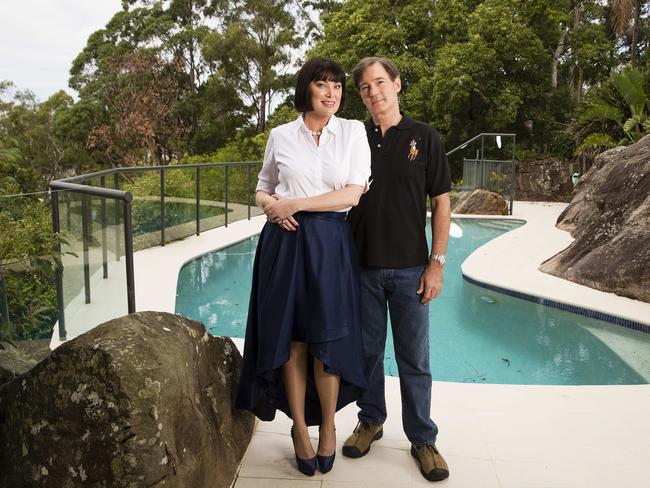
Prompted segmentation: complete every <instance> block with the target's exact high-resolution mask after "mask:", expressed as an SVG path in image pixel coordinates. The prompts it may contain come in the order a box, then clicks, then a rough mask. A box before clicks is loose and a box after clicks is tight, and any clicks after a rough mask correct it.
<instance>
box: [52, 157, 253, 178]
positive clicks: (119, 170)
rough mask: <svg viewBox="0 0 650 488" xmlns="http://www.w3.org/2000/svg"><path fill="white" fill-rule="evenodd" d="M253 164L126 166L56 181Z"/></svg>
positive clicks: (244, 162)
mask: <svg viewBox="0 0 650 488" xmlns="http://www.w3.org/2000/svg"><path fill="white" fill-rule="evenodd" d="M251 164H259V161H237V162H221V163H192V164H170V165H169V166H164V165H163V166H160V165H159V166H126V167H124V168H111V169H105V170H102V171H95V172H94V173H88V174H85V175H77V176H69V177H67V178H61V179H60V180H56V181H57V182H69V183H73V182H75V181H84V180H89V179H92V178H98V177H100V176H107V175H112V174H117V173H139V172H143V171H161V170H164V171H168V170H175V169H196V168H218V167H219V166H224V167H225V166H250V165H251Z"/></svg>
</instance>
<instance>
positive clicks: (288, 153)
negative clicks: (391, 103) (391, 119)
mask: <svg viewBox="0 0 650 488" xmlns="http://www.w3.org/2000/svg"><path fill="white" fill-rule="evenodd" d="M369 177H370V147H369V146H368V137H367V136H366V129H365V127H364V125H363V123H362V122H359V121H357V120H348V119H340V118H338V117H335V116H334V115H332V117H331V118H330V120H329V122H328V124H327V125H326V126H325V127H324V128H323V133H322V134H321V136H320V142H319V144H316V142H315V141H314V138H313V137H312V135H311V131H310V130H309V129H308V128H307V126H305V123H304V121H303V118H302V115H301V116H299V117H298V118H297V119H296V120H294V121H293V122H289V123H288V124H284V125H281V126H279V127H276V128H274V129H272V130H271V133H270V134H269V139H268V142H267V143H266V152H265V154H264V164H263V166H262V170H261V171H260V174H259V176H258V178H259V179H258V182H257V190H261V191H264V192H266V193H268V194H270V195H272V194H274V193H277V194H278V195H281V196H284V197H313V196H317V195H322V194H323V193H327V192H330V191H332V190H339V189H341V188H344V187H345V186H346V185H360V186H363V187H365V188H367V186H368V178H369ZM347 210H349V209H344V210H341V211H342V212H346V211H347Z"/></svg>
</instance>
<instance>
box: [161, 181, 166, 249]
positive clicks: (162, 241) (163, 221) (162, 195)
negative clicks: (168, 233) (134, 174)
mask: <svg viewBox="0 0 650 488" xmlns="http://www.w3.org/2000/svg"><path fill="white" fill-rule="evenodd" d="M160 245H161V246H164V245H165V170H164V169H161V170H160Z"/></svg>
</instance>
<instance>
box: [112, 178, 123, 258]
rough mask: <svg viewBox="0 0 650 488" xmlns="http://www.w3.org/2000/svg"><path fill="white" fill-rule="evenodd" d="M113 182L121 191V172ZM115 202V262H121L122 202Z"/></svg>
mask: <svg viewBox="0 0 650 488" xmlns="http://www.w3.org/2000/svg"><path fill="white" fill-rule="evenodd" d="M113 182H114V183H115V185H114V186H115V189H116V190H119V189H120V173H119V171H118V172H117V173H115V174H114V175H113ZM114 202H115V214H114V215H115V261H119V260H120V254H121V252H122V251H121V250H120V201H119V200H114Z"/></svg>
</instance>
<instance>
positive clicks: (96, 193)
mask: <svg viewBox="0 0 650 488" xmlns="http://www.w3.org/2000/svg"><path fill="white" fill-rule="evenodd" d="M259 164H260V163H259V162H237V163H203V164H186V165H185V164H184V165H171V166H136V167H127V168H113V169H109V170H104V171H98V172H94V173H89V174H85V175H79V176H73V177H70V178H64V179H61V180H57V181H52V182H51V183H50V189H51V190H57V191H62V190H63V191H66V192H69V193H71V194H79V195H81V227H82V232H81V233H82V244H83V275H84V279H83V282H84V284H83V289H84V298H85V303H90V302H91V298H92V297H91V280H90V275H91V273H90V262H89V261H90V259H89V242H90V241H91V238H92V237H93V236H92V234H93V232H92V230H91V227H92V218H91V215H90V203H89V198H91V197H98V198H101V208H100V211H99V218H100V223H101V224H100V225H101V238H100V240H101V247H102V270H103V271H102V276H103V278H104V279H106V278H108V274H109V267H108V252H107V250H108V244H107V242H108V240H107V227H108V225H107V224H108V221H109V216H108V209H107V206H106V200H107V199H109V200H114V201H115V202H120V203H121V204H122V207H123V208H122V218H123V225H124V236H123V243H124V257H125V261H126V281H127V283H126V285H127V302H128V313H133V312H135V311H136V303H135V278H134V269H133V249H134V247H133V246H134V245H133V242H134V240H133V237H134V235H133V219H132V204H133V202H134V195H133V194H132V192H129V191H123V190H122V184H123V180H124V178H125V175H128V174H130V173H151V172H157V173H158V174H159V180H158V181H159V192H158V205H159V209H160V241H159V242H157V243H156V244H151V245H158V244H159V245H161V246H164V245H165V242H166V235H165V232H166V230H167V228H168V225H167V223H166V218H165V217H166V215H165V204H166V195H165V186H166V180H167V177H166V175H167V174H168V173H169V172H170V171H182V170H186V171H187V170H190V171H192V173H193V175H194V179H195V185H194V193H195V195H194V198H193V200H194V204H195V205H196V210H195V215H194V220H195V227H194V232H193V233H195V234H196V235H200V233H201V231H202V228H201V204H202V203H201V202H202V199H201V171H202V170H206V169H211V168H222V169H223V171H224V179H223V202H222V203H223V205H224V207H223V208H224V211H225V213H224V214H223V216H224V225H225V226H228V223H229V217H228V213H229V203H232V202H229V179H230V172H231V168H236V167H245V168H246V183H245V184H246V191H245V194H246V206H247V212H246V216H247V218H248V220H250V218H251V207H252V198H251V194H252V189H251V184H252V168H253V167H255V166H257V165H259ZM111 175H112V176H113V182H112V183H113V186H114V188H106V187H105V186H106V178H107V177H109V176H111ZM96 179H99V183H100V185H99V186H93V185H91V184H89V182H91V180H96ZM57 191H52V192H51V194H52V228H53V230H54V232H55V233H56V234H60V232H61V219H60V213H59V196H58V195H57ZM135 197H136V199H137V197H138V195H135ZM70 206H71V204H70V199H67V201H66V225H67V227H68V229H69V228H70V225H71V224H70V215H71V208H70ZM119 213H120V212H119V205H117V204H116V205H115V213H114V216H113V217H112V218H113V220H114V222H118V221H119V218H120V215H119ZM119 234H120V226H119V225H116V226H115V239H114V251H113V252H114V254H115V260H116V261H119V260H120V257H121V254H122V249H121V245H120V241H121V239H120V236H119ZM148 247H150V246H148ZM58 251H59V252H60V251H61V250H60V249H58ZM57 264H58V266H57V273H56V294H57V308H58V314H59V338H60V339H61V340H65V339H66V322H65V302H64V296H63V295H64V292H63V273H64V272H65V269H64V266H63V265H62V264H61V263H60V262H58V263H57Z"/></svg>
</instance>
